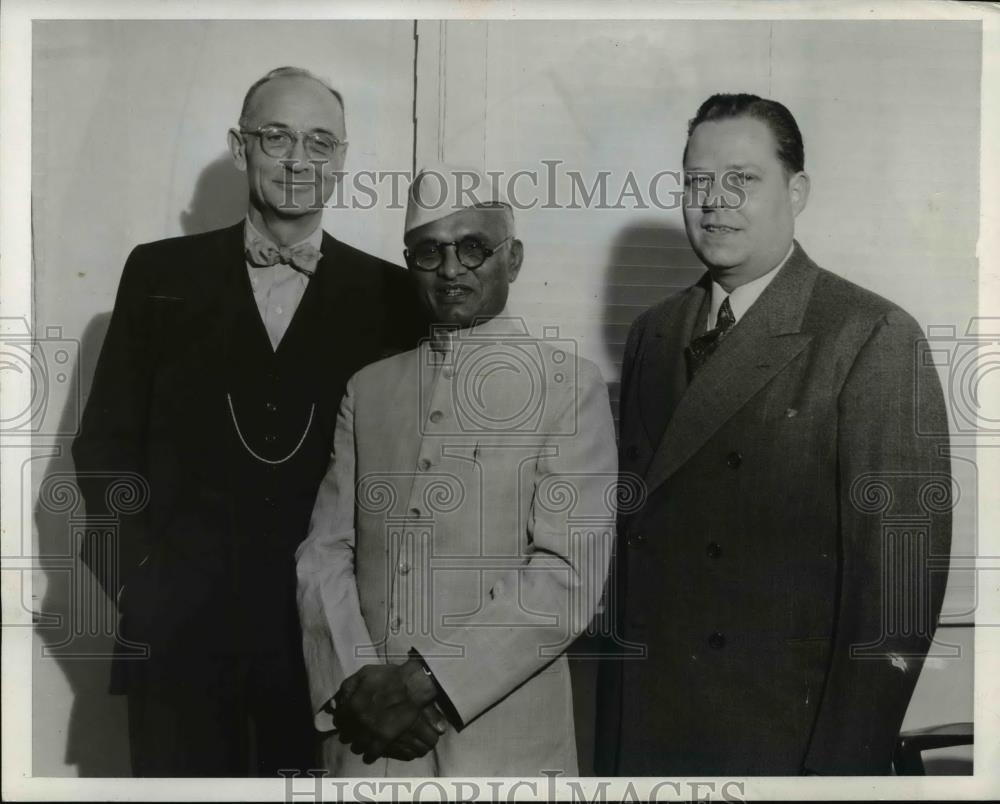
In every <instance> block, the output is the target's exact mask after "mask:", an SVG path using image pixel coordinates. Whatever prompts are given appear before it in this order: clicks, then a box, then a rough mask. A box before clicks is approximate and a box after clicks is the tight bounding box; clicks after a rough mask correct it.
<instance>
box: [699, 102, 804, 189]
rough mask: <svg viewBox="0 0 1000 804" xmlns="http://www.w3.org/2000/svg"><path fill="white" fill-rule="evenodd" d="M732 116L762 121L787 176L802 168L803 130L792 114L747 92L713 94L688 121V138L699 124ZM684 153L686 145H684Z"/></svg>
mask: <svg viewBox="0 0 1000 804" xmlns="http://www.w3.org/2000/svg"><path fill="white" fill-rule="evenodd" d="M734 117H752V118H753V119H754V120H760V122H762V123H764V125H766V126H767V127H768V128H769V129H771V133H772V134H773V135H774V139H775V140H776V141H777V143H778V159H780V160H781V164H782V165H784V167H785V170H786V171H787V172H788V174H789V175H791V174H793V173H798V172H800V171H802V170H805V162H806V153H805V146H804V145H803V144H802V133H801V132H800V131H799V126H798V124H797V123H796V122H795V118H794V117H793V116H792V113H791V112H790V111H788V109H787V107H785V106H784V105H783V104H781V103H778V101H774V100H768V99H767V98H761V97H760V96H758V95H750V94H748V93H745V92H740V93H736V94H726V93H720V94H717V95H712V97H710V98H709V99H708V100H707V101H705V102H704V103H703V104H702V105H701V106H699V107H698V113H697V114H696V115H695V116H694V117H693V118H691V120H690V121H689V122H688V139H689V140H690V139H691V134H692V133H693V132H694V130H695V129H696V128H697V127H698V126H700V125H701V124H702V123H707V122H709V121H710V120H729V119H732V118H734ZM684 154H685V155H687V145H686V144H685V146H684Z"/></svg>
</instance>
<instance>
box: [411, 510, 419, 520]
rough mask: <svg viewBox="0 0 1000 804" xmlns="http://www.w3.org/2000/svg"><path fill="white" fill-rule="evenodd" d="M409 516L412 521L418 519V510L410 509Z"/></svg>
mask: <svg viewBox="0 0 1000 804" xmlns="http://www.w3.org/2000/svg"><path fill="white" fill-rule="evenodd" d="M409 514H410V516H411V517H413V518H414V519H420V509H419V508H411V509H410V511H409Z"/></svg>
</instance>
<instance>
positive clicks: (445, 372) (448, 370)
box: [441, 367, 455, 380]
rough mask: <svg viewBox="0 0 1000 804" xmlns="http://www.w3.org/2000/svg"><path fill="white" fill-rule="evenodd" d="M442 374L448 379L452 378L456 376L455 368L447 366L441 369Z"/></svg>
mask: <svg viewBox="0 0 1000 804" xmlns="http://www.w3.org/2000/svg"><path fill="white" fill-rule="evenodd" d="M441 376H442V377H444V378H445V379H446V380H450V379H451V378H452V377H454V376H455V370H454V369H453V368H450V367H449V368H445V369H443V370H442V371H441Z"/></svg>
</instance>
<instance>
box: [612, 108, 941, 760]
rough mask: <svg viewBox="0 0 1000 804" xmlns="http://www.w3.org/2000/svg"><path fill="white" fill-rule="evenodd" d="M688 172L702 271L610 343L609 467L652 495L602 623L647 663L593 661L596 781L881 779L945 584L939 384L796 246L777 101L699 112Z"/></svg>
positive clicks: (917, 342)
mask: <svg viewBox="0 0 1000 804" xmlns="http://www.w3.org/2000/svg"><path fill="white" fill-rule="evenodd" d="M684 171H685V183H686V193H685V207H684V219H685V225H686V228H687V233H688V238H689V240H690V242H691V245H692V247H693V248H694V251H695V252H696V254H697V255H698V257H699V258H700V259H701V260H702V262H703V263H704V264H705V266H706V267H707V268H708V273H707V274H706V275H705V276H704V277H703V278H702V280H701V281H699V282H698V283H697V284H695V285H693V286H691V287H689V288H687V289H686V290H684V291H682V292H680V293H678V294H676V295H674V296H671V297H670V298H668V299H666V300H664V301H662V302H660V303H659V304H657V305H655V306H654V307H652V308H651V309H649V310H647V311H646V312H645V313H643V314H642V315H640V316H639V318H638V319H636V321H635V323H634V324H633V326H632V328H631V331H630V333H629V337H628V342H627V345H626V348H625V357H624V363H623V366H622V386H621V438H620V449H621V452H620V455H621V467H622V470H623V471H625V472H630V473H635V474H637V475H639V476H641V477H642V478H643V479H644V482H645V485H646V492H647V496H646V498H645V501H644V503H643V504H642V505H641V506H639V507H638V510H635V511H633V512H629V514H628V515H627V516H622V517H621V520H620V522H619V534H620V541H619V547H618V553H617V556H616V564H617V573H618V575H617V583H616V589H617V596H616V599H615V601H614V602H615V607H616V608H615V617H616V622H617V628H618V634H619V635H620V636H621V637H623V638H624V640H625V641H626V642H629V643H637V644H641V645H644V646H645V649H646V656H645V659H644V660H638V661H614V660H611V661H608V662H606V663H605V665H604V667H603V668H602V670H603V683H602V685H601V690H602V700H601V705H600V723H599V725H598V741H599V743H598V756H597V767H598V772H600V773H605V774H623V775H636V776H645V775H792V774H801V773H819V774H865V775H868V774H882V773H888V772H889V769H890V761H891V754H892V750H893V746H894V742H895V738H896V735H897V733H898V730H899V726H900V723H901V722H902V719H903V715H904V714H905V712H906V708H907V704H908V702H909V699H910V695H911V693H912V691H913V688H914V685H915V683H916V681H917V677H918V675H919V672H920V668H921V666H922V662H923V658H924V656H925V655H926V653H927V651H928V649H929V646H930V644H931V641H932V637H933V632H934V629H935V626H936V624H937V617H938V614H939V611H940V608H941V602H942V598H943V594H944V587H945V580H946V573H944V572H936V573H935V572H932V571H931V566H930V565H931V564H933V563H934V561H933V560H932V559H937V560H938V562H940V561H941V558H942V557H944V558H945V560H946V557H947V555H948V552H949V544H950V535H951V503H950V499H951V476H950V465H949V459H948V454H947V438H937V437H933V436H928V435H922V432H923V433H941V432H947V418H946V415H945V407H944V400H943V398H942V394H941V386H940V382H939V379H938V377H937V374H936V369H935V368H934V367H933V365H932V364H931V361H930V360H928V359H927V357H928V355H927V354H926V353H925V351H926V349H925V344H924V343H923V341H922V338H921V331H920V328H919V327H918V325H917V324H916V322H915V321H914V320H913V319H912V318H911V317H910V316H909V315H908V314H907V313H905V312H904V311H903V310H901V309H900V308H899V307H897V306H896V305H894V304H892V303H891V302H889V301H887V300H885V299H883V298H881V297H879V296H876V295H875V294H874V293H871V292H869V291H867V290H864V289H862V288H860V287H858V286H856V285H854V284H852V283H850V282H848V281H846V280H844V279H841V278H840V277H838V276H835V275H834V274H832V273H829V272H827V271H825V270H823V269H822V268H819V267H818V266H817V265H816V264H815V263H813V261H812V260H810V259H809V257H808V256H807V255H806V253H805V252H804V251H803V249H802V247H801V246H800V245H799V244H798V243H797V242H796V241H795V240H794V237H793V235H794V222H795V218H796V216H798V215H799V213H801V212H802V210H803V209H804V208H805V206H806V202H807V200H808V197H809V177H808V175H807V174H806V173H805V172H804V151H803V145H802V137H801V134H800V133H799V129H798V126H797V125H796V122H795V120H794V118H793V117H792V115H791V113H790V112H789V111H788V109H786V108H785V107H784V106H782V105H781V104H780V103H777V102H775V101H771V100H765V99H762V98H759V97H757V96H754V95H715V96H713V97H711V98H709V99H708V100H707V101H706V102H705V103H704V104H703V105H702V106H701V108H700V109H699V110H698V114H697V116H696V117H695V118H694V120H692V121H691V123H690V127H689V129H688V142H687V147H686V149H685V154H684ZM918 422H919V424H920V425H921V426H918ZM900 519H905V520H906V521H907V522H908V524H907V526H906V527H905V528H900V529H898V530H897V529H894V528H893V527H892V526H891V523H892V522H893V521H899V520H900Z"/></svg>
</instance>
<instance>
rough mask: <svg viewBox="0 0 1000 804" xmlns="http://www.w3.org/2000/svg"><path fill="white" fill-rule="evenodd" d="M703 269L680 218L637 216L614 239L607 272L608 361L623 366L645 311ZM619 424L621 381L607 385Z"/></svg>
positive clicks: (605, 272) (612, 407)
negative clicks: (631, 330) (632, 328)
mask: <svg viewBox="0 0 1000 804" xmlns="http://www.w3.org/2000/svg"><path fill="white" fill-rule="evenodd" d="M704 272H705V268H704V266H703V265H702V264H701V262H699V260H698V258H697V257H696V256H695V253H694V252H693V251H692V250H691V246H690V245H689V244H688V239H687V234H686V233H685V232H684V227H683V225H681V224H680V222H679V221H678V222H676V223H675V222H673V221H668V220H663V219H657V218H646V219H642V220H637V221H636V222H635V223H631V224H629V225H628V226H626V227H624V228H623V229H622V230H621V231H620V232H619V233H618V234H617V235H616V237H615V238H614V240H613V241H612V242H611V246H610V248H609V250H608V261H607V265H606V267H605V270H604V299H603V306H604V312H603V315H604V333H603V335H604V338H603V341H604V346H605V349H606V350H607V357H608V362H609V363H610V364H611V365H614V366H620V365H621V361H622V353H623V352H624V350H625V339H626V338H627V337H628V330H629V327H630V326H631V324H632V322H633V321H634V320H635V318H636V316H638V315H639V314H640V313H641V312H643V311H644V310H646V309H648V308H649V307H652V306H653V305H654V304H656V303H658V302H660V301H662V300H663V299H665V298H667V297H668V296H671V295H672V294H674V293H676V292H677V291H679V290H683V289H684V288H686V287H688V286H689V285H692V284H694V283H695V282H697V281H698V279H699V278H700V277H701V275H702V274H703V273H704ZM608 391H609V393H610V395H611V410H612V412H613V413H614V417H615V424H616V425H617V424H618V396H619V383H618V381H617V380H616V381H613V382H609V383H608Z"/></svg>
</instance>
